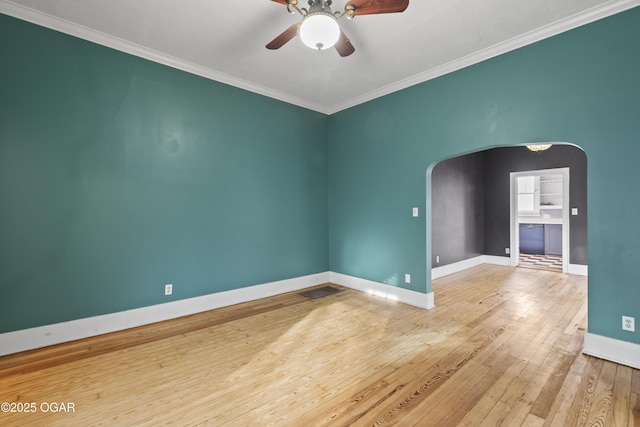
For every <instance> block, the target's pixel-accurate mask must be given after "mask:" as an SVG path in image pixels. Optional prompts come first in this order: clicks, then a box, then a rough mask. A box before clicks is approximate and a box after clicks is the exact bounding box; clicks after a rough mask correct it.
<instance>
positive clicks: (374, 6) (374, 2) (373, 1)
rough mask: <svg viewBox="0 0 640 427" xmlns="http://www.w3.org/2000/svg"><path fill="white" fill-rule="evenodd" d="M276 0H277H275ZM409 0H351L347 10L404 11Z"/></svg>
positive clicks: (346, 5) (375, 12)
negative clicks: (351, 8)
mask: <svg viewBox="0 0 640 427" xmlns="http://www.w3.org/2000/svg"><path fill="white" fill-rule="evenodd" d="M274 1H275V0H274ZM407 6H409V0H351V1H349V2H347V4H345V6H344V8H345V10H347V9H348V8H350V7H353V8H355V11H354V15H356V16H357V15H374V14H378V13H395V12H404V10H405V9H406V8H407Z"/></svg>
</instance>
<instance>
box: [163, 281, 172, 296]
mask: <svg viewBox="0 0 640 427" xmlns="http://www.w3.org/2000/svg"><path fill="white" fill-rule="evenodd" d="M172 293H173V285H172V284H171V283H168V284H166V285H164V294H165V295H171V294H172Z"/></svg>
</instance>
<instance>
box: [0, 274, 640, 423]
mask: <svg viewBox="0 0 640 427" xmlns="http://www.w3.org/2000/svg"><path fill="white" fill-rule="evenodd" d="M586 286H587V285H586V278H584V277H578V276H569V275H565V274H561V273H553V272H548V271H542V270H532V269H522V268H511V267H499V266H490V265H484V266H480V267H476V268H473V269H470V270H467V271H465V272H463V273H458V274H455V275H451V276H447V277H444V278H441V279H439V280H437V281H436V282H434V285H433V289H434V292H435V296H436V308H435V309H433V310H428V311H426V310H420V309H417V308H414V307H411V306H408V305H405V304H401V303H397V302H393V301H389V300H384V299H380V298H377V297H374V296H370V295H367V294H364V293H359V292H356V291H353V290H345V291H344V292H340V293H337V294H334V295H331V296H327V297H324V298H320V299H308V298H305V297H303V296H301V295H299V294H297V293H291V294H286V295H281V296H277V297H273V298H268V299H264V300H260V301H255V302H250V303H246V304H241V305H237V306H233V307H227V308H223V309H219V310H214V311H210V312H206V313H201V314H197V315H193V316H188V317H185V318H181V319H176V320H172V321H167V322H162V323H159V324H155V325H149V326H144V327H141V328H136V329H132V330H129V331H123V332H118V333H114V334H109V335H105V336H101V337H95V338H90V339H86V340H81V341H77V342H73V343H67V344H62V345H58V346H53V347H49V348H45V349H40V350H34V351H30V352H25V353H21V354H17V355H11V356H6V357H3V358H0V402H14V404H13V408H14V409H20V408H19V405H18V403H20V404H22V409H24V408H33V406H25V405H30V404H31V403H34V404H35V407H36V410H35V412H32V413H10V412H9V413H6V412H5V413H1V412H0V425H2V426H26V425H29V426H76V425H77V426H89V425H104V426H114V425H117V426H120V425H122V426H133V425H136V426H139V425H142V426H159V425H179V426H201V425H213V426H222V425H225V426H226V425H228V426H267V425H274V426H366V425H378V426H383V425H400V426H438V427H441V426H456V425H460V426H497V425H501V426H583V425H585V426H586V425H598V426H627V427H628V426H640V371H638V370H634V369H631V368H628V367H625V366H621V365H617V364H615V363H611V362H607V361H603V360H599V359H595V358H592V357H588V356H585V355H583V354H582V353H581V349H582V343H583V336H584V330H585V327H586V314H587V312H586V292H587V289H586ZM60 402H62V403H66V404H67V405H65V407H64V408H65V409H66V410H67V412H51V411H49V412H44V410H46V409H50V408H51V407H50V406H47V404H49V403H60ZM68 403H71V404H72V405H73V411H70V408H69V405H68ZM43 405H44V406H43ZM54 408H55V407H54Z"/></svg>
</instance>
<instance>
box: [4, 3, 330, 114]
mask: <svg viewBox="0 0 640 427" xmlns="http://www.w3.org/2000/svg"><path fill="white" fill-rule="evenodd" d="M0 13H4V14H5V15H9V16H13V17H14V18H18V19H22V20H24V21H27V22H31V23H32V24H36V25H39V26H41V27H45V28H49V29H52V30H55V31H59V32H61V33H64V34H68V35H70V36H74V37H78V38H80V39H83V40H88V41H90V42H92V43H96V44H99V45H102V46H106V47H109V48H111V49H115V50H118V51H120V52H124V53H128V54H130V55H134V56H137V57H140V58H144V59H147V60H149V61H153V62H156V63H158V64H163V65H166V66H168V67H171V68H175V69H177V70H181V71H185V72H187V73H191V74H195V75H197V76H200V77H204V78H207V79H210V80H214V81H217V82H220V83H224V84H228V85H230V86H234V87H237V88H240V89H244V90H247V91H249V92H253V93H257V94H260V95H263V96H266V97H269V98H273V99H277V100H279V101H283V102H286V103H288V104H292V105H297V106H298V107H303V108H307V109H309V110H312V111H317V112H319V113H324V114H329V110H328V108H327V107H326V106H324V105H321V104H318V103H315V102H312V101H309V100H307V99H304V98H300V97H297V96H292V95H290V94H287V93H284V92H280V91H277V90H273V89H271V88H268V87H265V86H261V85H257V84H255V83H252V82H249V81H247V80H243V79H240V78H238V77H235V76H231V75H229V74H225V73H222V72H220V71H217V70H214V69H212V68H207V67H203V66H202V65H198V64H194V63H192V62H189V61H185V60H184V59H181V58H176V57H175V56H171V55H168V54H166V53H162V52H158V51H157V50H153V49H150V48H148V47H145V46H142V45H139V44H137V43H133V42H130V41H128V40H124V39H121V38H118V37H115V36H112V35H110V34H106V33H103V32H101V31H98V30H95V29H93V28H88V27H85V26H82V25H79V24H76V23H74V22H71V21H66V20H64V19H61V18H58V17H56V16H53V15H49V14H48V13H45V12H41V11H39V10H35V9H31V8H29V7H26V6H23V5H19V4H16V3H8V2H6V1H1V0H0Z"/></svg>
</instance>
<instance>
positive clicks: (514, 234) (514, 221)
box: [509, 167, 571, 273]
mask: <svg viewBox="0 0 640 427" xmlns="http://www.w3.org/2000/svg"><path fill="white" fill-rule="evenodd" d="M509 175H510V179H509V192H510V194H511V197H510V215H509V217H510V243H509V245H510V248H509V252H510V265H511V266H512V267H516V266H517V265H518V262H519V260H520V233H519V227H518V225H519V224H518V186H517V185H516V181H517V179H518V177H521V176H532V175H533V176H540V175H562V272H563V273H568V272H569V255H570V254H569V250H570V249H569V248H570V245H569V242H570V240H569V231H570V230H569V228H570V227H569V215H570V210H571V207H570V205H569V201H570V200H571V199H570V194H569V188H570V187H569V175H570V168H568V167H566V168H556V169H537V170H530V171H518V172H511V173H510V174H509Z"/></svg>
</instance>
